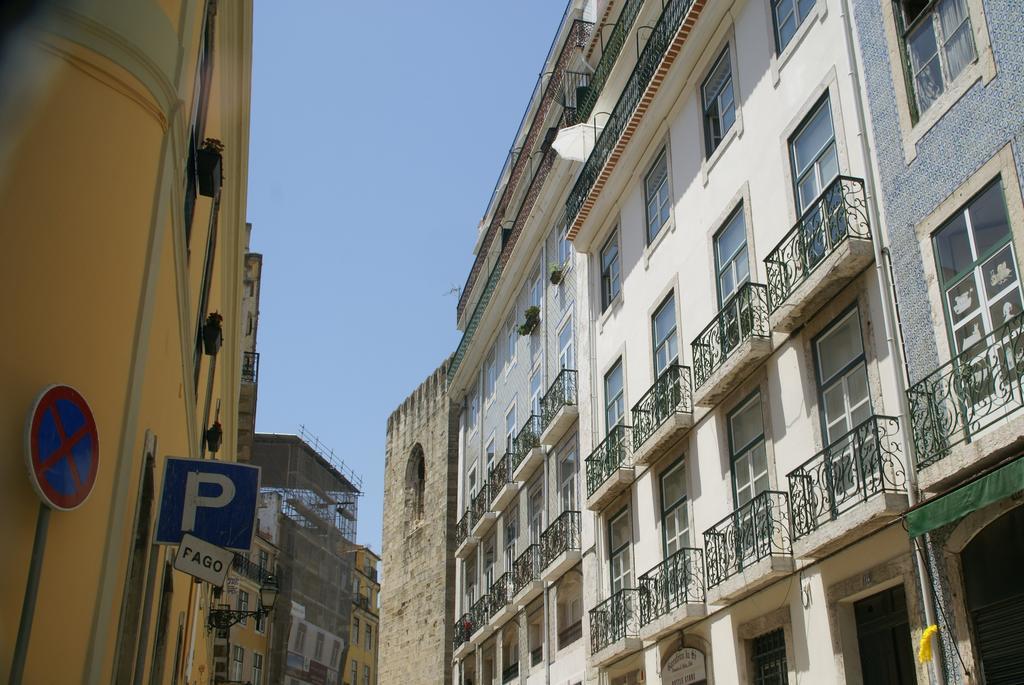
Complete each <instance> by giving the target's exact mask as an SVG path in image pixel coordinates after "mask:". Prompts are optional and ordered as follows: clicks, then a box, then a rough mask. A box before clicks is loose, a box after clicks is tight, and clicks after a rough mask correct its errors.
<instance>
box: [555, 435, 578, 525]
mask: <svg viewBox="0 0 1024 685" xmlns="http://www.w3.org/2000/svg"><path fill="white" fill-rule="evenodd" d="M578 463H579V459H578V458H577V456H576V441H575V440H572V441H571V442H570V443H569V444H568V445H566V446H565V448H563V450H562V453H561V454H560V455H559V458H558V499H559V504H561V506H562V511H576V507H577V502H578V501H579V498H578V495H577V488H578V485H577V482H578V476H577V467H578Z"/></svg>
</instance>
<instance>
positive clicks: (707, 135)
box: [700, 46, 736, 157]
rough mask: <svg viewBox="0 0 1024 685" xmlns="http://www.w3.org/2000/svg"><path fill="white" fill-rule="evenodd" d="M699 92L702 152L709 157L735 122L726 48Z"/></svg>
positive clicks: (729, 65)
mask: <svg viewBox="0 0 1024 685" xmlns="http://www.w3.org/2000/svg"><path fill="white" fill-rule="evenodd" d="M700 92H701V97H702V98H703V103H704V152H705V154H706V155H707V156H708V157H710V156H711V153H713V152H714V151H715V150H716V149H717V148H718V146H719V145H721V143H722V140H723V139H724V138H725V134H726V133H728V131H729V129H730V128H732V125H733V123H734V122H735V121H736V99H735V97H734V95H733V90H732V63H731V61H730V59H729V47H728V46H726V48H725V50H723V51H722V54H721V56H720V57H719V58H718V61H717V62H715V66H713V67H712V68H711V73H709V74H708V77H707V78H706V79H704V84H703V85H701V87H700Z"/></svg>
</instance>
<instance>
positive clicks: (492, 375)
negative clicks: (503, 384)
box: [484, 347, 498, 404]
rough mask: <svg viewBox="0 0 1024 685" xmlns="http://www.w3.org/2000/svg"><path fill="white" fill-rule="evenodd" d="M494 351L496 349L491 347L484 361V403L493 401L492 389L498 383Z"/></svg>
mask: <svg viewBox="0 0 1024 685" xmlns="http://www.w3.org/2000/svg"><path fill="white" fill-rule="evenodd" d="M496 352H497V350H496V349H495V348H494V347H492V348H491V352H490V354H488V355H487V361H486V362H484V404H490V403H491V402H493V401H494V389H495V387H497V384H498V362H497V359H496V357H497V354H496Z"/></svg>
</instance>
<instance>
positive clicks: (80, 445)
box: [25, 385, 100, 511]
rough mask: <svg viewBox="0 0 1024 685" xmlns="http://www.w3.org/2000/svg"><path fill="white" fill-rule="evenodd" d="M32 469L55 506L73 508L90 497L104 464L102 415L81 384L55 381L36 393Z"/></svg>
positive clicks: (29, 443) (29, 440) (29, 444)
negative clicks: (100, 429)
mask: <svg viewBox="0 0 1024 685" xmlns="http://www.w3.org/2000/svg"><path fill="white" fill-rule="evenodd" d="M26 428H27V430H26V435H25V438H26V439H25V442H26V450H25V455H26V457H27V459H28V474H29V479H30V480H31V481H32V486H33V487H34V488H35V489H36V492H38V493H39V496H40V497H41V498H42V499H43V503H44V504H46V505H47V506H49V507H51V508H53V509H60V510H62V511H69V510H71V509H74V508H75V507H78V506H80V505H81V504H82V503H83V502H85V500H86V499H87V498H88V497H89V493H90V492H92V487H93V485H95V484H96V473H97V472H98V471H99V466H100V442H99V435H98V433H97V431H96V420H95V419H94V418H93V416H92V410H91V409H89V403H88V402H86V401H85V398H84V397H82V396H81V395H80V394H79V392H78V391H77V390H75V389H74V388H72V387H70V386H67V385H51V386H49V387H48V388H45V389H44V390H43V392H42V393H40V395H39V397H38V398H36V403H35V406H33V407H32V411H31V412H30V413H29V416H28V425H27V426H26Z"/></svg>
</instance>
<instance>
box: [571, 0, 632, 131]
mask: <svg viewBox="0 0 1024 685" xmlns="http://www.w3.org/2000/svg"><path fill="white" fill-rule="evenodd" d="M643 4H644V0H627V1H626V4H624V5H623V6H622V9H621V10H620V11H619V18H618V20H617V21H616V22H615V28H613V29H612V32H611V33H610V34H609V35H608V41H607V42H605V43H604V44H603V45H602V47H601V50H602V52H601V59H600V60H598V62H597V66H596V67H595V68H594V73H593V74H591V76H590V83H589V84H588V85H587V89H586V91H585V92H584V93H583V95H582V96H581V97H579V98H578V99H577V101H576V116H575V117H573V123H578V122H581V121H586V120H587V119H589V118H590V114H591V112H593V111H594V106H595V105H596V104H597V99H598V97H600V95H601V91H602V90H604V86H605V83H607V81H608V76H609V75H610V74H611V73H612V67H614V66H615V62H616V61H617V60H618V59H619V53H620V52H621V51H622V47H623V46H624V45H625V44H626V37H627V36H628V35H629V30H630V29H631V28H632V27H633V23H634V22H635V21H636V16H637V15H638V14H640V8H641V7H643ZM598 30H600V29H598Z"/></svg>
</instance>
